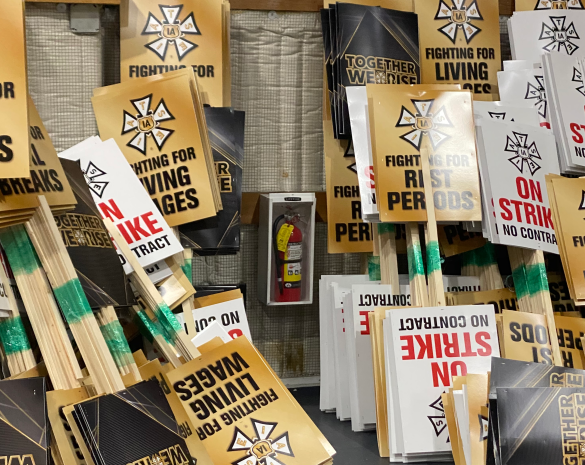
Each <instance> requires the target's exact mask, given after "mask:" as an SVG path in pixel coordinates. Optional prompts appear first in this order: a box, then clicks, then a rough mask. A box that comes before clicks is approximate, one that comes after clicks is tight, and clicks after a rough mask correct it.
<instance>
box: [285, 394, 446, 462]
mask: <svg viewBox="0 0 585 465" xmlns="http://www.w3.org/2000/svg"><path fill="white" fill-rule="evenodd" d="M291 392H292V394H293V396H294V397H295V398H296V399H297V401H298V402H299V404H301V406H302V407H303V408H304V409H305V412H307V414H308V415H309V416H310V417H311V419H312V420H313V421H314V422H315V424H316V425H317V427H318V428H319V429H320V430H321V432H322V433H323V434H324V435H325V437H326V438H327V439H328V440H329V442H330V443H331V445H332V446H333V448H334V449H335V450H336V451H337V454H335V457H334V458H333V463H334V465H362V464H369V465H382V464H384V465H388V464H389V461H388V459H387V458H381V457H380V456H379V455H378V443H377V439H376V432H375V431H368V432H364V433H354V432H353V431H352V430H351V424H350V422H349V421H339V420H338V419H337V418H335V414H333V413H323V412H321V411H320V410H319V388H318V387H306V388H298V389H291ZM418 465H432V464H431V463H430V462H429V463H428V464H424V463H419V464H418ZM442 465H445V464H444V463H443V464H442Z"/></svg>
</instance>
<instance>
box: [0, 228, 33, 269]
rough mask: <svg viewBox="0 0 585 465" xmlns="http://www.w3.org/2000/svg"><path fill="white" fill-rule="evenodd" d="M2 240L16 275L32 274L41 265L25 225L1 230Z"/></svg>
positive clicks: (0, 236)
mask: <svg viewBox="0 0 585 465" xmlns="http://www.w3.org/2000/svg"><path fill="white" fill-rule="evenodd" d="M0 242H1V243H2V247H3V248H4V251H5V252H6V256H7V257H8V262H9V263H10V268H12V272H13V273H14V274H15V275H16V276H20V275H25V274H30V273H32V272H33V271H35V270H36V269H37V268H39V267H40V266H41V264H40V262H39V258H38V256H37V253H36V252H35V249H34V247H33V245H32V242H31V241H30V239H29V237H28V234H27V233H26V229H24V226H22V225H18V226H12V227H10V228H6V229H3V230H1V231H0Z"/></svg>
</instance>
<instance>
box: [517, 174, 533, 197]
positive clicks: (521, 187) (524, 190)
mask: <svg viewBox="0 0 585 465" xmlns="http://www.w3.org/2000/svg"><path fill="white" fill-rule="evenodd" d="M516 190H517V191H518V195H519V196H520V198H521V199H528V197H530V192H528V181H526V179H524V178H522V177H520V176H518V177H517V178H516Z"/></svg>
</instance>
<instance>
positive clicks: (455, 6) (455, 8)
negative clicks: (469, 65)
mask: <svg viewBox="0 0 585 465" xmlns="http://www.w3.org/2000/svg"><path fill="white" fill-rule="evenodd" d="M451 1H452V6H448V5H447V4H446V3H445V2H443V1H441V2H439V10H438V11H437V14H436V15H435V19H436V20H437V19H447V20H449V22H448V23H447V24H445V25H444V26H441V27H440V28H439V29H438V31H440V32H442V33H443V34H445V35H446V36H447V37H449V39H451V42H453V43H455V40H456V39H457V32H458V31H463V36H464V37H465V42H466V43H469V42H471V39H473V37H475V35H476V34H477V33H479V32H480V31H481V29H480V28H479V27H477V26H475V25H474V24H472V21H482V20H483V17H482V16H481V13H480V12H479V8H478V7H477V2H476V1H472V2H471V3H470V4H469V6H466V5H465V1H466V0H451Z"/></svg>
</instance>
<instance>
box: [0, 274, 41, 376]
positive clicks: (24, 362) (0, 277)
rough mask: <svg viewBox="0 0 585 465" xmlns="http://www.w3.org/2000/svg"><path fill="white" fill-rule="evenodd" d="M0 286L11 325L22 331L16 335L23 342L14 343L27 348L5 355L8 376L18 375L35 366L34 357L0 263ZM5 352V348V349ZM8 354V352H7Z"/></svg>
mask: <svg viewBox="0 0 585 465" xmlns="http://www.w3.org/2000/svg"><path fill="white" fill-rule="evenodd" d="M0 284H2V286H3V287H4V293H5V295H6V297H7V298H8V303H9V305H10V311H11V313H12V318H13V319H14V320H13V324H14V325H17V326H18V328H19V330H20V331H22V334H20V331H18V332H19V334H18V337H19V338H23V339H24V340H23V341H15V342H21V343H22V344H23V345H26V346H28V349H27V348H24V347H23V350H19V351H18V352H14V353H7V355H6V361H7V363H8V368H9V369H10V376H15V375H18V374H20V373H22V372H24V371H27V370H30V369H31V368H33V367H34V366H35V365H36V361H35V357H34V355H33V352H32V350H31V348H30V343H29V342H28V337H27V335H26V333H25V332H24V327H23V326H22V320H21V318H20V313H19V311H18V304H17V303H16V298H15V297H14V292H12V287H11V286H10V280H9V279H8V276H7V275H6V270H5V269H4V266H3V265H2V263H1V262H0ZM5 350H6V348H5ZM8 352H10V351H8Z"/></svg>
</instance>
